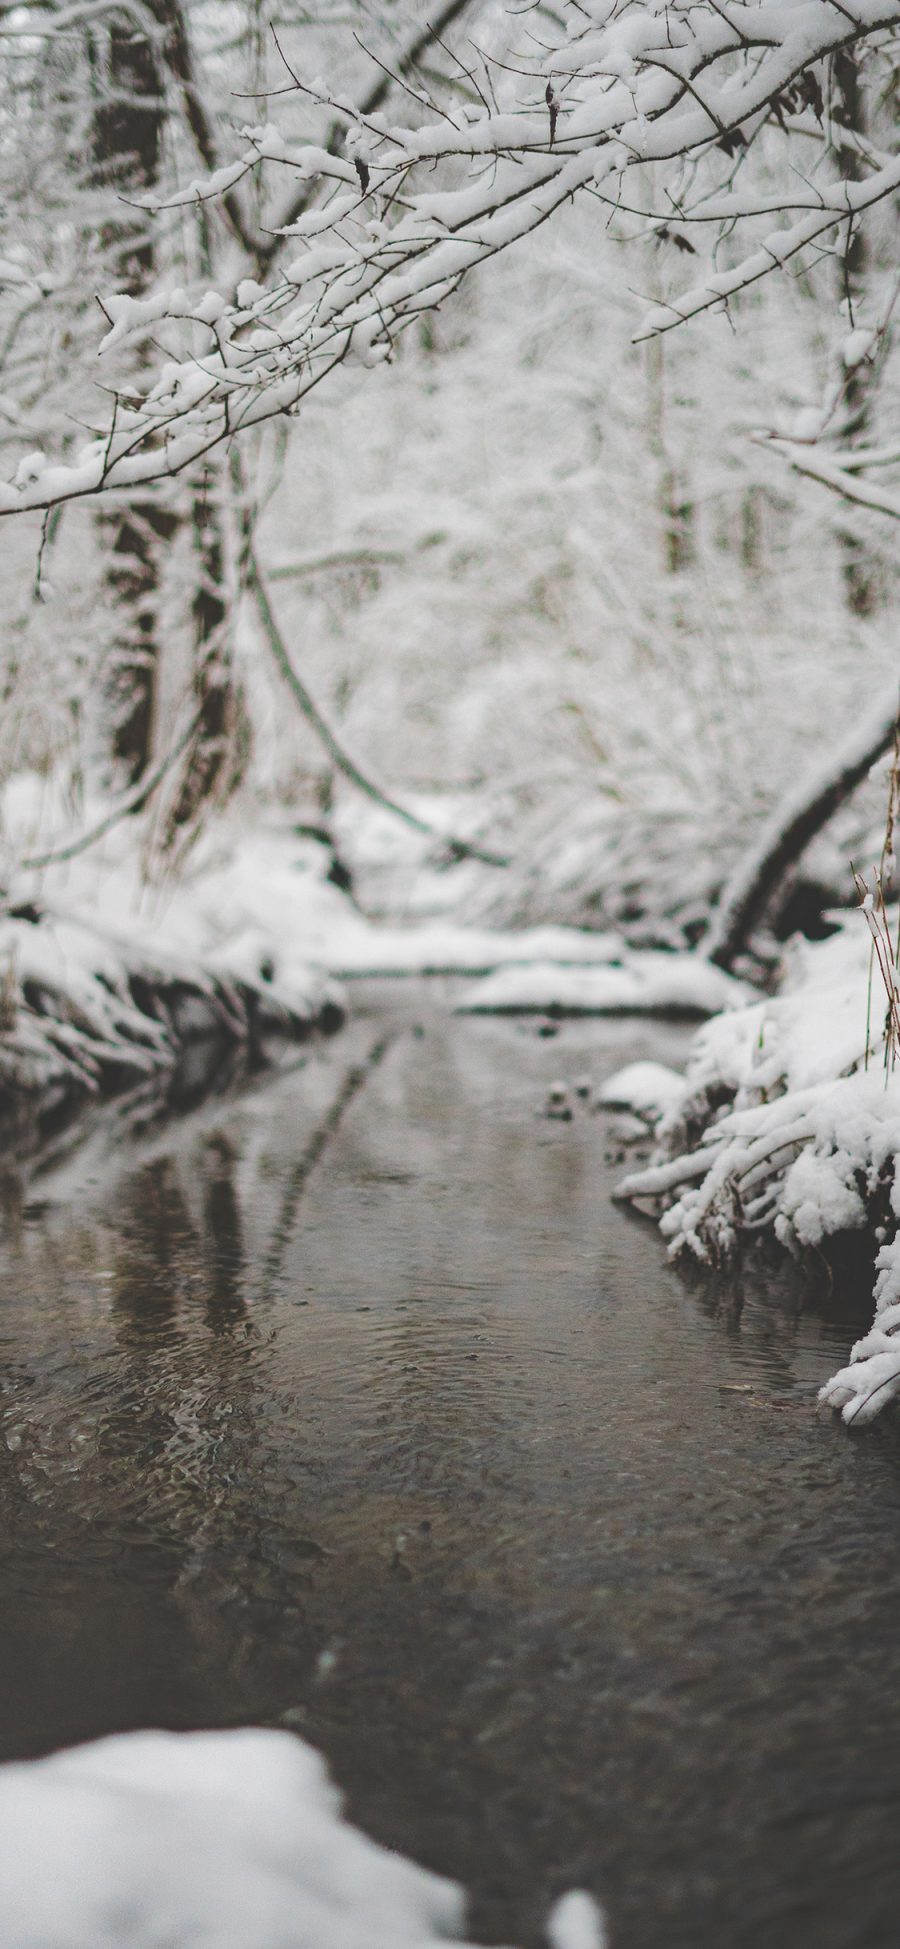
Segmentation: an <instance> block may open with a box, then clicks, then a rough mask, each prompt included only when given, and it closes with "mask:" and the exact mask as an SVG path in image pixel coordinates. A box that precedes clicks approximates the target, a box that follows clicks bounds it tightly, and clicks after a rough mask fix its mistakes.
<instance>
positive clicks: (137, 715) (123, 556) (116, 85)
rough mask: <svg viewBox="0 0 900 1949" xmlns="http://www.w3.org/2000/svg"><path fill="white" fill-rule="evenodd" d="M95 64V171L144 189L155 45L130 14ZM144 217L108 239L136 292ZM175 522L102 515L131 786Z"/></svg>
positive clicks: (167, 514) (151, 691)
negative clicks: (130, 21) (165, 561)
mask: <svg viewBox="0 0 900 1949" xmlns="http://www.w3.org/2000/svg"><path fill="white" fill-rule="evenodd" d="M95 72H96V77H97V88H98V93H99V101H98V105H97V108H96V110H95V113H94V126H93V147H94V161H95V166H96V172H97V176H98V178H99V179H100V180H101V181H102V182H103V183H104V184H106V185H107V186H109V187H111V188H113V189H116V190H120V191H122V192H123V193H124V194H140V193H141V192H142V191H144V190H148V189H151V188H152V187H153V186H154V184H155V183H156V182H157V179H158V175H159V164H160V154H161V149H162V136H163V120H164V115H165V101H164V93H163V84H162V76H161V74H160V71H159V67H158V65H157V59H156V55H155V52H154V49H153V47H152V45H151V43H150V42H149V41H148V40H147V39H145V38H144V37H143V36H142V35H141V34H140V33H139V32H137V31H136V30H135V29H134V28H133V27H132V26H130V24H128V22H126V21H122V22H114V23H113V24H112V26H111V27H109V29H108V30H107V32H106V36H105V41H104V45H103V50H102V56H101V58H99V59H97V60H95ZM148 222H149V220H148V218H147V217H146V216H145V215H143V214H142V213H137V214H136V215H135V216H133V217H129V216H127V215H126V216H124V217H123V218H122V220H121V222H119V221H117V223H116V226H115V228H114V229H110V230H109V231H108V232H107V235H106V238H105V243H106V246H107V249H108V251H109V256H110V261H111V265H112V267H113V271H114V275H115V279H116V285H117V288H118V289H119V290H120V291H127V292H128V293H129V294H130V295H131V296H132V297H139V296H141V294H142V293H143V292H145V291H146V290H147V287H148V284H149V282H150V279H151V277H152V275H153V269H154V251H153V242H152V238H151V236H150V233H149V228H148ZM177 526H178V521H177V516H176V515H175V514H174V513H173V512H171V511H170V510H169V509H166V508H165V507H163V506H162V505H161V503H160V502H159V501H158V500H156V499H153V500H149V499H148V500H143V501H136V502H135V503H134V504H133V505H132V506H131V507H129V508H126V509H125V510H124V512H117V513H115V514H100V515H99V516H98V530H99V539H100V546H101V550H102V552H103V555H104V557H105V559H106V563H107V567H106V586H107V592H108V598H109V608H110V616H111V624H112V627H111V631H110V642H109V646H108V654H107V662H106V681H105V686H104V688H105V692H106V713H105V716H106V724H105V733H106V739H107V746H108V750H109V753H110V755H111V757H112V759H113V761H114V764H115V767H116V770H117V771H118V772H119V773H120V774H122V773H124V776H125V780H126V782H127V783H128V784H130V785H132V784H136V783H137V781H138V780H139V779H140V778H141V777H142V775H143V773H144V772H145V771H146V769H147V767H148V765H149V763H150V759H151V754H152V743H153V723H154V716H155V710H156V689H157V673H158V664H159V656H160V623H159V602H160V589H161V581H162V568H163V558H164V555H165V551H166V548H167V547H168V546H169V545H170V544H171V541H172V539H173V536H174V534H175V532H176V529H177Z"/></svg>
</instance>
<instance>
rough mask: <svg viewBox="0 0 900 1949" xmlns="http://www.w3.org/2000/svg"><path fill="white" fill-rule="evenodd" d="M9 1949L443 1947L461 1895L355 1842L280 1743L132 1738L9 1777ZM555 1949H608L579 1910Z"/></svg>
mask: <svg viewBox="0 0 900 1949" xmlns="http://www.w3.org/2000/svg"><path fill="white" fill-rule="evenodd" d="M0 1914H2V1916H3V1949H404V1945H415V1949H434V1945H436V1944H438V1943H442V1942H446V1941H447V1940H448V1939H453V1940H457V1939H458V1938H459V1937H460V1936H461V1935H462V1932H463V1927H464V1901H463V1896H462V1892H461V1890H460V1889H459V1888H458V1887H457V1885H456V1884H455V1883H454V1882H451V1881H445V1880H444V1879H443V1878H442V1877H440V1876H438V1875H434V1874H431V1873H429V1872H427V1871H426V1870H425V1869H423V1868H419V1867H417V1866H415V1865H414V1863H412V1862H410V1861H407V1860H405V1859H404V1858H403V1856H402V1855H399V1854H394V1853H392V1852H390V1851H389V1850H388V1849H386V1848H382V1847H378V1846H376V1844H375V1843H374V1842H373V1841H370V1840H367V1839H366V1838H365V1836H364V1835H362V1834H360V1833H358V1832H357V1830H356V1829H355V1828H353V1827H351V1826H350V1824H349V1822H347V1821H346V1820H345V1819H344V1818H343V1815H342V1812H341V1802H340V1796H339V1794H338V1793H337V1791H336V1789H335V1788H334V1786H333V1785H332V1784H331V1782H330V1780H329V1778H328V1774H327V1772H326V1769H325V1765H324V1763H323V1761H322V1760H321V1759H320V1757H319V1755H318V1754H317V1753H316V1752H314V1751H313V1750H312V1748H311V1747H309V1746H307V1745H305V1744H304V1743H303V1742H302V1741H301V1740H299V1739H296V1738H294V1737H293V1735H292V1734H290V1733H286V1732H263V1731H256V1730H251V1729H245V1730H241V1731H236V1732H216V1733H164V1732H141V1733H126V1734H122V1735H119V1736H117V1737H114V1738H111V1739H102V1740H100V1741H98V1742H97V1743H96V1744H94V1745H90V1746H82V1747H77V1748H75V1749H74V1750H72V1751H69V1752H64V1753H59V1754H55V1755H54V1756H53V1757H51V1758H50V1759H45V1760H37V1761H26V1762H24V1763H22V1764H17V1765H11V1766H3V1767H0ZM548 1927H549V1932H550V1933H549V1939H550V1942H551V1944H552V1949H603V1942H604V1936H603V1930H602V1922H601V1919H600V1915H599V1911H598V1909H597V1907H596V1904H595V1903H594V1902H593V1900H592V1898H591V1897H590V1896H588V1895H583V1894H571V1895H568V1896H564V1897H563V1898H562V1900H561V1901H560V1902H558V1903H557V1904H556V1906H555V1908H554V1910H553V1911H552V1914H551V1918H550V1923H549V1925H548Z"/></svg>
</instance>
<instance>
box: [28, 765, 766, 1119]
mask: <svg viewBox="0 0 900 1949" xmlns="http://www.w3.org/2000/svg"><path fill="white" fill-rule="evenodd" d="M102 823H103V806H102V803H100V802H98V803H95V804H94V805H90V806H87V807H83V808H82V810H81V813H80V820H79V825H78V829H77V831H75V832H73V829H72V820H71V812H70V810H69V809H67V803H66V798H65V794H64V792H63V790H62V789H61V786H60V784H59V782H58V781H55V780H50V781H47V780H43V779H38V778H36V777H35V776H33V775H23V774H20V775H19V776H17V777H16V778H14V779H12V780H10V781H9V783H8V784H7V786H6V788H5V790H4V792H3V795H2V801H0V831H2V835H3V841H4V850H5V855H6V859H7V861H8V870H7V899H6V907H7V916H8V917H7V918H4V919H3V920H2V921H0V1025H2V1027H3V1036H2V1043H0V1088H2V1087H3V1086H4V1085H5V1087H6V1089H7V1091H8V1092H9V1093H10V1094H11V1095H12V1096H13V1097H16V1096H19V1097H21V1096H23V1095H24V1096H28V1095H29V1094H30V1095H31V1096H32V1097H37V1096H41V1097H42V1098H44V1099H49V1100H51V1101H53V1100H54V1099H55V1098H57V1097H59V1096H60V1095H63V1096H64V1095H65V1094H66V1093H67V1092H69V1093H71V1092H72V1091H73V1090H75V1091H76V1092H83V1091H85V1090H87V1091H96V1090H100V1089H112V1088H114V1087H115V1088H120V1087H122V1086H123V1084H125V1083H128V1082H133V1081H139V1080H141V1079H142V1078H143V1077H145V1076H149V1075H151V1074H153V1073H155V1072H158V1071H160V1070H164V1069H165V1068H166V1067H170V1066H171V1065H172V1063H173V1062H174V1061H175V1060H176V1058H177V1055H178V1053H179V1051H180V1049H181V1048H182V1047H183V1046H184V1044H185V1043H186V1042H187V1041H189V1040H191V1039H192V1038H193V1039H196V1038H197V1037H202V1036H208V1035H210V1034H219V1033H221V1034H224V1035H226V1036H231V1037H233V1038H234V1039H237V1040H241V1039H244V1040H246V1039H248V1038H251V1037H252V1036H253V1035H254V1034H255V1033H256V1032H257V1030H261V1029H265V1030H266V1031H267V1032H276V1031H278V1030H283V1031H286V1032H288V1033H291V1032H294V1031H296V1030H297V1029H298V1028H301V1027H302V1026H304V1025H305V1024H308V1023H309V1021H310V1020H314V1019H316V1018H317V1017H318V1016H321V1014H322V1012H323V1011H326V1012H329V1011H330V1013H331V1015H332V1016H334V1014H335V1012H336V1011H337V1010H338V1008H339V999H338V995H337V993H336V991H335V990H333V988H332V987H330V986H329V982H328V979H327V977H328V976H329V975H330V976H336V977H338V978H339V979H342V980H345V981H352V980H354V979H356V978H359V977H363V976H372V975H388V976H404V975H410V976H412V975H429V974H442V975H448V974H449V975H458V976H464V977H470V978H475V977H484V976H488V977H489V978H488V979H486V980H482V981H481V983H480V985H479V987H478V988H477V989H476V991H475V992H474V994H473V996H472V998H471V1001H470V1002H469V1003H468V1004H467V1005H468V1006H471V1007H472V1008H473V1009H475V1010H488V1009H489V1010H494V1009H499V1010H501V1011H502V1010H508V1009H516V1010H518V1009H539V1010H546V1009H548V1008H549V1009H551V1010H552V1011H553V1012H559V1013H591V1014H593V1013H606V1012H610V1011H625V1010H652V1011H668V1012H672V1013H699V1014H703V1013H709V1012H710V1011H711V1010H714V1009H717V1008H722V1007H725V1006H727V1005H729V1004H732V1003H734V1002H735V1001H739V1000H742V999H743V998H744V995H745V992H746V991H744V990H743V989H741V988H740V986H739V985H738V984H736V983H734V982H732V981H731V980H730V979H729V977H728V976H727V975H724V974H722V973H720V972H719V971H718V970H716V969H714V968H712V967H710V966H709V965H708V964H706V963H705V962H703V961H702V960H700V959H699V958H698V957H695V956H692V955H676V954H659V953H657V954H652V953H643V954H641V953H637V952H635V951H634V950H631V949H629V948H628V947H627V946H626V945H625V943H624V942H623V940H622V939H621V937H620V936H619V935H618V934H615V933H609V932H605V933H599V932H589V931H584V930H580V929H578V928H575V927H555V926H542V927H535V928H528V929H524V930H521V931H515V932H513V931H503V930H498V929H488V928H478V927H467V926H463V925H461V924H460V923H459V922H458V921H456V920H451V919H445V918H441V917H436V918H435V917H433V918H431V919H429V920H420V921H419V923H418V925H412V926H399V925H396V924H388V923H379V924H376V923H373V922H372V921H371V920H369V919H368V918H367V917H366V916H365V915H364V914H363V913H362V912H361V911H360V909H359V908H358V907H357V906H356V905H355V904H354V901H353V899H352V897H350V896H349V895H348V893H347V892H346V891H345V890H343V889H342V887H341V886H340V885H339V884H337V883H336V880H335V877H334V874H335V861H334V857H333V854H332V852H331V850H330V848H329V846H328V845H327V844H323V843H321V841H320V840H318V839H316V838H313V837H311V836H310V833H309V829H308V828H304V827H302V826H301V827H293V826H292V825H290V824H289V823H287V822H286V820H285V819H284V816H283V815H282V816H281V818H280V819H279V820H278V821H277V822H275V821H273V820H272V817H271V814H269V815H268V819H267V817H266V815H265V814H264V813H263V812H262V811H260V812H259V814H258V816H257V817H256V818H254V816H253V813H252V809H248V807H247V806H246V805H244V806H243V808H242V809H241V810H239V811H238V810H234V809H233V810H231V811H230V812H228V813H225V814H223V815H220V816H219V817H218V818H216V819H215V820H213V821H211V822H210V825H209V827H208V828H207V829H206V830H205V831H204V832H203V833H202V834H201V835H200V836H199V838H198V839H197V840H196V842H195V843H194V845H193V847H192V849H191V850H190V851H189V852H188V854H187V857H186V859H185V860H184V861H183V862H182V865H181V869H180V871H179V873H178V874H177V875H175V874H174V873H172V872H171V871H170V870H168V869H165V868H164V867H161V866H160V862H159V860H158V858H155V857H154V854H153V850H152V837H153V825H152V817H150V818H148V819H145V820H144V821H137V820H134V819H122V820H119V822H118V823H113V824H112V825H111V826H110V829H109V830H108V831H106V832H103V833H101V835H100V836H99V837H97V838H95V839H94V840H93V842H92V843H91V844H90V845H87V846H85V847H83V848H82V847H81V846H80V845H79V844H78V843H77V842H78V839H79V835H81V834H90V833H92V832H96V829H97V827H98V826H101V825H102ZM73 841H74V842H75V843H74V844H73ZM23 861H24V862H25V864H24V865H22V864H16V862H23ZM29 862H31V863H30V864H29ZM338 877H340V876H339V875H338ZM434 877H435V878H439V877H440V876H438V875H434Z"/></svg>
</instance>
